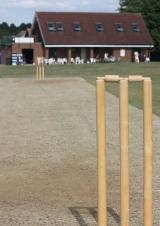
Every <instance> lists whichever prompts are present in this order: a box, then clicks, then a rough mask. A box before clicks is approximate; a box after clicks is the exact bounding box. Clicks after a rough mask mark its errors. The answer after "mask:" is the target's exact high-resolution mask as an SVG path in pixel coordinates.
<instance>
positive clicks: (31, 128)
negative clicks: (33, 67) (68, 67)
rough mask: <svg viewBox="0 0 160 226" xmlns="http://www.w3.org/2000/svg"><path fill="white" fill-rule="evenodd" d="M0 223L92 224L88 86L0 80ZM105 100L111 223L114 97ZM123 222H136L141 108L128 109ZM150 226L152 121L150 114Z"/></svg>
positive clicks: (157, 172) (157, 130)
mask: <svg viewBox="0 0 160 226" xmlns="http://www.w3.org/2000/svg"><path fill="white" fill-rule="evenodd" d="M0 96H1V101H0V109H1V110H0V121H1V122H0V156H1V158H0V226H18V225H19V226H20V225H23V226H45V225H48V226H51V225H54V226H97V223H96V215H97V213H96V210H97V209H96V206H97V181H96V178H97V170H96V161H97V160H96V128H95V125H96V121H95V117H96V116H95V104H96V102H95V88H94V87H93V86H92V85H90V84H88V83H87V82H86V81H85V80H83V79H81V78H67V79H66V78H61V79H60V78H57V79H52V80H46V81H44V82H36V81H34V80H33V79H0ZM107 97H108V101H107V102H108V108H107V109H108V116H107V119H108V125H107V131H108V141H107V143H108V150H107V155H108V187H109V188H108V193H109V195H108V215H109V220H108V221H109V222H108V225H109V226H117V225H119V221H120V217H119V148H118V132H117V131H118V99H117V98H116V97H114V96H112V95H111V94H108V95H107ZM130 119H131V120H130V156H129V157H130V187H131V192H130V193H131V194H130V215H131V225H132V226H140V225H142V185H143V183H142V171H143V167H142V156H143V151H142V148H143V147H142V111H140V110H138V109H136V108H134V107H131V106H130ZM153 135H154V184H153V194H154V208H153V214H154V226H158V225H159V224H160V223H159V216H160V206H159V200H160V164H159V162H160V153H159V146H160V139H159V137H160V136H159V135H160V119H159V118H158V117H156V116H154V132H153Z"/></svg>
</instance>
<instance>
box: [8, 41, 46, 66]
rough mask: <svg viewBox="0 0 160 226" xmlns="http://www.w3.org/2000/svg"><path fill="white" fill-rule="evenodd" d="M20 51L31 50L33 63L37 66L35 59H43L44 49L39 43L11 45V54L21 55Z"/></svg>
mask: <svg viewBox="0 0 160 226" xmlns="http://www.w3.org/2000/svg"><path fill="white" fill-rule="evenodd" d="M22 49H33V62H34V63H36V64H37V57H44V48H43V46H42V44H41V43H33V44H23V43H18V44H17V43H13V44H12V53H22Z"/></svg>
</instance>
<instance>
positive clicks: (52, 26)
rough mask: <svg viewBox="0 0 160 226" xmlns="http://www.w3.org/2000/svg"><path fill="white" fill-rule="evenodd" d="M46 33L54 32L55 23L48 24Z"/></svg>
mask: <svg viewBox="0 0 160 226" xmlns="http://www.w3.org/2000/svg"><path fill="white" fill-rule="evenodd" d="M48 31H50V32H54V31H56V25H55V23H48Z"/></svg>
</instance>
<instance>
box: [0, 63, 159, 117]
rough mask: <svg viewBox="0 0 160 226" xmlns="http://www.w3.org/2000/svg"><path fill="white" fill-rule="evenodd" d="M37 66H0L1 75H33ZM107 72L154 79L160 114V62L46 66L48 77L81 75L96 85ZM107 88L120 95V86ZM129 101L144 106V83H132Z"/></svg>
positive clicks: (156, 101) (154, 96)
mask: <svg viewBox="0 0 160 226" xmlns="http://www.w3.org/2000/svg"><path fill="white" fill-rule="evenodd" d="M35 71H36V68H35V66H0V77H1V78H4V77H33V76H35ZM106 74H119V75H121V76H126V75H144V76H150V77H151V78H152V81H153V112H154V113H155V114H157V115H159V116H160V63H158V62H157V63H155V62H154V63H148V64H146V63H140V64H135V63H108V64H94V65H88V64H84V65H53V66H45V75H46V77H66V76H69V77H70V76H80V77H82V78H84V79H86V80H87V81H88V82H89V83H91V84H93V85H95V81H96V77H97V76H104V75H106ZM106 88H107V90H108V91H109V92H111V93H113V94H114V95H118V86H117V85H115V84H109V85H108V86H107V87H106ZM129 91H130V95H129V101H130V103H131V104H132V105H134V106H136V107H138V108H142V107H143V103H142V96H143V94H142V84H132V85H130V87H129Z"/></svg>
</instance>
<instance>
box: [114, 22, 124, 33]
mask: <svg viewBox="0 0 160 226" xmlns="http://www.w3.org/2000/svg"><path fill="white" fill-rule="evenodd" d="M115 28H116V31H117V32H123V31H124V28H123V25H122V24H121V23H116V24H115Z"/></svg>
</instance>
